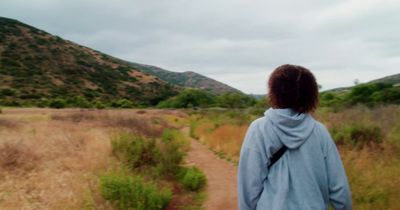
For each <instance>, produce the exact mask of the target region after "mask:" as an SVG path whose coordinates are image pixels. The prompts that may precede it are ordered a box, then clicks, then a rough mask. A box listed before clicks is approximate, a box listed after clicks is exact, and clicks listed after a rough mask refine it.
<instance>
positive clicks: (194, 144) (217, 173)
mask: <svg viewBox="0 0 400 210" xmlns="http://www.w3.org/2000/svg"><path fill="white" fill-rule="evenodd" d="M182 131H183V132H184V133H185V135H186V136H187V137H188V138H189V139H190V141H191V146H190V150H189V151H188V153H187V158H186V160H187V162H188V164H190V165H195V166H197V167H198V168H200V169H201V170H202V171H203V172H204V173H205V175H206V176H207V186H206V189H205V190H206V193H207V199H206V201H205V202H204V209H205V210H235V209H237V193H236V191H237V190H236V187H237V184H236V180H237V179H236V170H237V169H236V167H235V166H234V165H233V164H231V163H229V162H227V161H225V160H222V159H220V158H219V157H218V156H217V155H215V154H214V153H213V152H212V151H210V150H209V149H208V148H207V146H205V145H203V144H201V143H199V142H198V141H196V140H195V139H193V138H191V137H189V128H184V129H182Z"/></svg>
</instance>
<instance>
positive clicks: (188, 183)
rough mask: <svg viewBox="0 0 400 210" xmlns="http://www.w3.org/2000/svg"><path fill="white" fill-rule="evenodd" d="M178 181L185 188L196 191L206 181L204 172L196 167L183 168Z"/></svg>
mask: <svg viewBox="0 0 400 210" xmlns="http://www.w3.org/2000/svg"><path fill="white" fill-rule="evenodd" d="M180 181H181V183H182V184H183V186H184V187H185V188H186V189H188V190H191V191H198V190H200V189H202V188H203V187H204V186H205V185H206V183H207V179H206V176H205V175H204V173H203V172H202V171H200V170H199V169H198V168H196V167H191V168H188V169H185V170H183V171H182V175H181V179H180Z"/></svg>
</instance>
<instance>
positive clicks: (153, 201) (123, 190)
mask: <svg viewBox="0 0 400 210" xmlns="http://www.w3.org/2000/svg"><path fill="white" fill-rule="evenodd" d="M100 190H101V194H102V196H103V197H104V199H106V200H108V201H110V202H111V203H112V204H113V205H114V206H115V207H116V208H117V209H119V210H125V209H136V210H157V209H165V208H166V207H167V206H168V204H169V202H170V201H171V198H172V192H171V190H170V189H168V188H163V189H159V188H157V187H156V186H155V185H154V184H152V183H146V182H144V181H143V179H142V178H140V177H132V176H119V175H106V176H102V177H101V179H100Z"/></svg>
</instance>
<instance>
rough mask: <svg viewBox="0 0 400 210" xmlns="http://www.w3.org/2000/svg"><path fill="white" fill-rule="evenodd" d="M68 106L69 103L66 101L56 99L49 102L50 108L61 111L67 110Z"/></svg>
mask: <svg viewBox="0 0 400 210" xmlns="http://www.w3.org/2000/svg"><path fill="white" fill-rule="evenodd" d="M66 106H67V103H66V101H65V100H64V99H60V98H56V99H50V100H49V107H51V108H56V109H61V108H65V107H66Z"/></svg>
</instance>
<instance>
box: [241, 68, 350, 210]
mask: <svg viewBox="0 0 400 210" xmlns="http://www.w3.org/2000/svg"><path fill="white" fill-rule="evenodd" d="M268 87H269V94H268V96H269V101H270V104H271V107H272V108H270V109H268V110H267V111H266V112H265V113H264V116H263V117H261V118H259V119H257V120H255V121H253V122H252V123H251V125H250V127H249V128H248V130H247V133H246V136H245V139H244V142H243V145H242V148H241V152H240V161H239V169H238V197H239V209H240V210H253V209H257V210H281V209H282V210H291V209H294V210H308V209H313V210H314V209H315V210H323V209H328V205H329V203H331V204H332V206H333V207H334V209H344V210H348V209H352V204H351V195H350V189H349V185H348V181H347V177H346V174H345V171H344V168H343V164H342V162H341V160H340V156H339V153H338V151H337V148H336V146H335V143H334V142H333V140H332V138H331V136H330V134H329V132H328V130H327V129H326V128H325V126H324V125H323V124H321V123H320V122H318V121H316V120H315V119H314V118H313V117H312V116H311V115H310V114H309V113H310V112H312V111H313V110H315V108H316V107H317V104H318V85H317V83H316V81H315V78H314V76H313V74H312V73H311V72H310V71H309V70H307V69H306V68H304V67H301V66H295V65H283V66H280V67H278V68H277V69H275V71H274V72H273V73H272V74H271V77H270V79H269V81H268Z"/></svg>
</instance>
